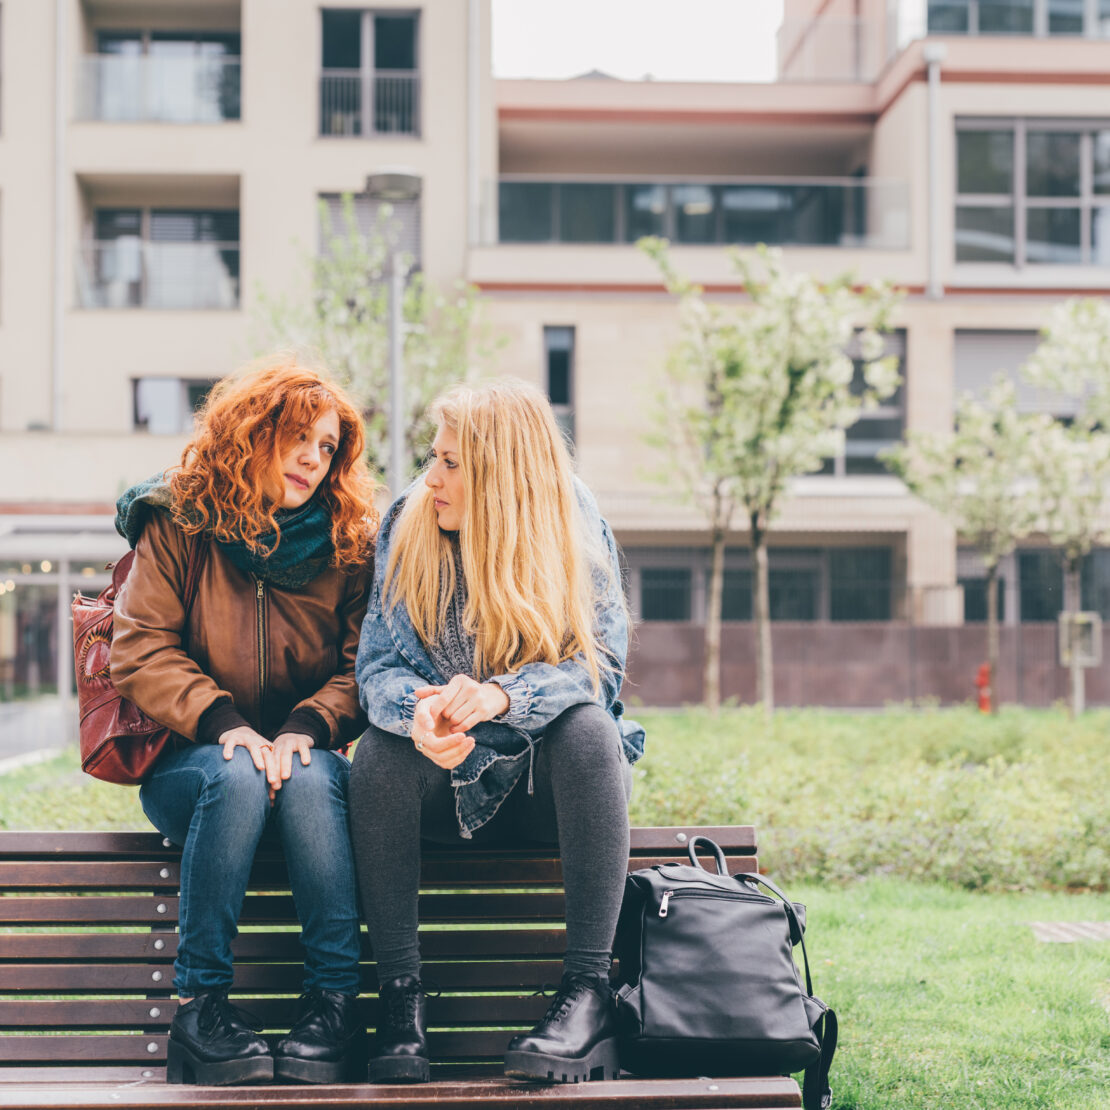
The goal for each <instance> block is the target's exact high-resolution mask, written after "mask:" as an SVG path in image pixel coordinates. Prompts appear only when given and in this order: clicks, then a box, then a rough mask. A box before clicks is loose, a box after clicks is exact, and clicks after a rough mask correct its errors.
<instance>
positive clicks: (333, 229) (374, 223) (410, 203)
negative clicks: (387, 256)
mask: <svg viewBox="0 0 1110 1110" xmlns="http://www.w3.org/2000/svg"><path fill="white" fill-rule="evenodd" d="M320 200H321V201H323V202H324V204H325V205H326V208H327V218H326V220H323V219H322V220H321V224H320V253H321V254H328V253H330V250H331V248H330V245H329V243H328V239H329V238H330V237H332V236H340V237H343V236H344V235H346V234H347V232H348V228H347V226H346V217H345V216H344V213H343V194H342V193H321V194H320ZM351 202H352V204H353V208H354V217H355V224H356V226H357V228H358V230H359V231H360V232H361V233H362V234H363V235H371V234H373V233H374V232H375V231H378V230H380V231H382V232H383V233H384V234H385V236H386V239H387V240H388V241H389V243H390V245H391V246H392V247H394V248H395V249H396V250H398V251H400V252H401V253H402V254H406V255H408V256H409V258H411V259H412V269H413V270H419V269H420V268H421V249H422V245H423V244H422V227H421V210H420V197H418V196H417V197H411V198H408V199H405V200H391V201H381V200H378V199H377V198H376V197H372V196H370V195H369V194H368V193H355V194H354V195H352V197H351ZM383 204H388V205H389V208H390V215H389V218H388V220H386V222H385V224H384V226H383V224H382V205H383Z"/></svg>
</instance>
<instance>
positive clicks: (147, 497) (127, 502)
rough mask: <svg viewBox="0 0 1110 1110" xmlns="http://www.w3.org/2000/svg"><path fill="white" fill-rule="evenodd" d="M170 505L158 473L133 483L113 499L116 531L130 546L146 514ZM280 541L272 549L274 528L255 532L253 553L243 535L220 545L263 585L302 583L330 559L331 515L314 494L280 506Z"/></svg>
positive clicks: (291, 587)
mask: <svg viewBox="0 0 1110 1110" xmlns="http://www.w3.org/2000/svg"><path fill="white" fill-rule="evenodd" d="M153 509H158V510H161V511H164V512H169V511H171V509H172V497H171V495H170V487H169V486H168V485H167V484H166V482H165V481H164V480H163V478H162V475H161V474H156V475H155V476H154V477H153V478H148V479H147V480H146V481H145V482H140V483H139V484H138V485H135V486H132V487H131V488H130V489H129V490H128V491H127V492H126V493H125V494H124V495H123V496H122V497H121V498H120V499H119V500H118V501H117V502H116V531H117V532H119V534H120V535H121V536H123V538H124V539H125V540H127V542H128V543H129V544H130V545H131V546H132V547H134V546H135V544H137V543H138V542H139V536H140V535H142V531H143V526H144V525H145V524H146V518H147V513H149V512H150V511H151V510H153ZM274 515H275V517H276V518H277V521H278V523H279V524H280V525H281V544H280V545H279V546H278V548H277V550H276V551H275V550H274V544H275V543H276V542H277V535H276V533H273V532H271V533H270V534H268V535H265V536H260V537H259V539H260V540H261V542H262V547H263V550H262V551H261V552H253V551H251V549H250V548H249V547H247V545H246V543H245V542H244V541H243V540H235V541H233V542H231V543H224V542H223V541H220V540H217V541H216V543H217V545H218V547H219V548H220V550H221V551H222V552H223V553H224V554H225V555H226V556H227V557H228V558H229V559H230V560H231V561H232V563H234V564H235V566H236V567H238V568H239V570H241V571H242V572H243V573H244V574H253V575H254V576H255V577H256V578H259V579H261V580H262V581H263V582H265V583H266V584H267V585H270V586H278V587H280V588H282V589H287V590H296V589H300V587H302V586H305V585H307V584H308V583H309V582H311V581H312V580H313V578H315V577H316V576H317V575H318V574H320V573H321V571H323V570H325V569H326V568H327V567H328V566H329V565H330V563H331V560H332V556H333V555H334V554H335V547H334V546H333V544H332V541H331V516H330V514H329V513H328V511H327V509H326V508H324V506H323V505H321V504H320V502H319V501H317V500H316V499H315V498H313V499H312V500H311V501H309V502H308V504H307V505H303V506H302V507H301V508H299V509H291V510H289V511H286V510H285V509H279V510H278V511H277V512H276V513H275V514H274Z"/></svg>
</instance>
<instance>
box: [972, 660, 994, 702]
mask: <svg viewBox="0 0 1110 1110" xmlns="http://www.w3.org/2000/svg"><path fill="white" fill-rule="evenodd" d="M975 686H976V688H977V689H978V691H979V712H980V713H989V712H990V711H991V665H990V664H989V663H980V664H979V670H978V671H976V673H975Z"/></svg>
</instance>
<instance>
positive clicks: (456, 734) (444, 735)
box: [412, 691, 474, 771]
mask: <svg viewBox="0 0 1110 1110" xmlns="http://www.w3.org/2000/svg"><path fill="white" fill-rule="evenodd" d="M417 696H419V691H417ZM443 698H444V695H443V694H442V693H438V692H437V693H433V694H429V695H427V696H425V697H421V698H420V700H419V701H418V702H417V703H416V710H415V712H414V713H413V718H412V742H413V743H414V744H415V745H416V750H417V751H418V752H420V753H421V754H422V755H425V756H427V757H428V758H429V759H430V760H431V761H432V762H433V763H434V764H435V765H436V766H437V767H442V768H443V769H444V770H445V771H450V770H451V769H452V768H453V767H457V766H458V765H459V764H460V763H462V761H463V760H464V759H466V757H467V756H468V755H470V753H471V752H472V751H473V750H474V741H473V739H472V738H471V737H469V736H467V735H466V733H465V732H462V731H460V730H458V729H453V728H452V727H451V725H450V723H449V722H448V721H447V719H446V718H445V717H444V716H443V704H444V702H443Z"/></svg>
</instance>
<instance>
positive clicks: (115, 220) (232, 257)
mask: <svg viewBox="0 0 1110 1110" xmlns="http://www.w3.org/2000/svg"><path fill="white" fill-rule="evenodd" d="M92 230H93V238H92V241H91V242H86V243H85V245H84V246H83V248H82V250H81V257H80V259H79V265H78V303H79V304H80V306H81V307H82V308H192V309H207V308H237V307H238V305H239V213H238V212H237V211H232V210H197V209H176V208H98V209H96V210H95V212H94V213H93V219H92Z"/></svg>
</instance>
